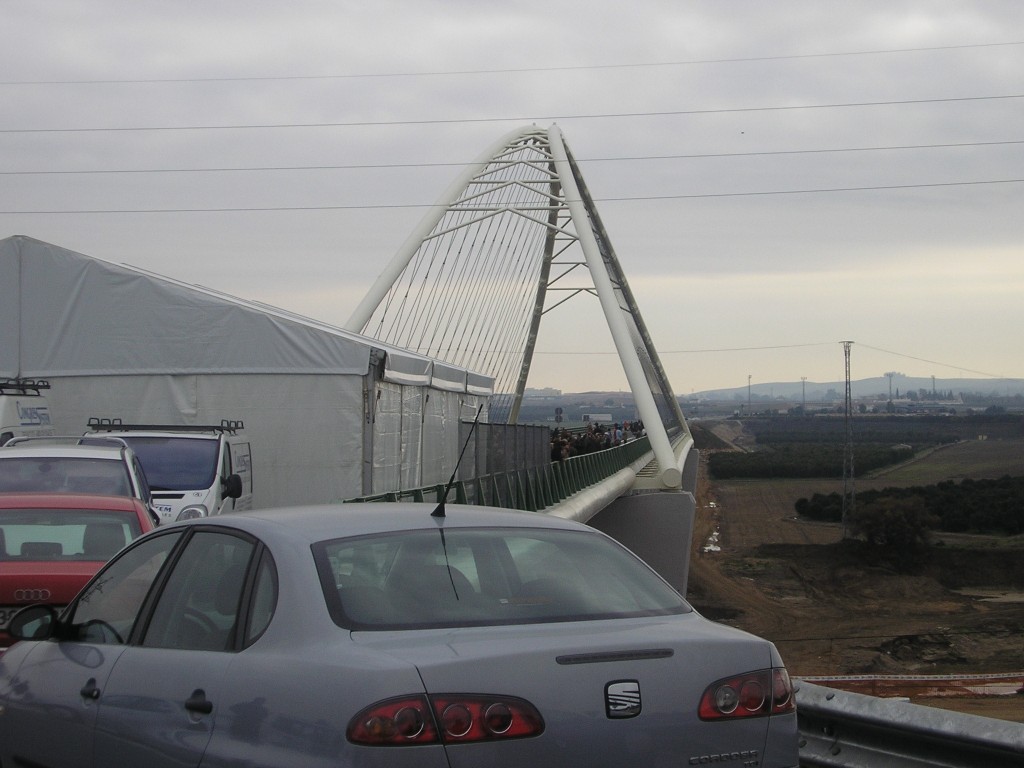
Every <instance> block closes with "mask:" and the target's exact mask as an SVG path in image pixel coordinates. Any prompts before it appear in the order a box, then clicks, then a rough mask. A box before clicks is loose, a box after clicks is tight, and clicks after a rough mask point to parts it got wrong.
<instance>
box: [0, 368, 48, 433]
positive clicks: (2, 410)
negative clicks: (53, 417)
mask: <svg viewBox="0 0 1024 768" xmlns="http://www.w3.org/2000/svg"><path fill="white" fill-rule="evenodd" d="M49 389H50V383H49V382H48V381H45V380H43V379H0V445H3V444H4V443H6V442H7V441H8V440H10V439H11V438H12V437H45V436H49V435H53V434H54V430H53V424H52V423H51V421H50V406H49V404H48V403H47V400H46V392H47V390H49Z"/></svg>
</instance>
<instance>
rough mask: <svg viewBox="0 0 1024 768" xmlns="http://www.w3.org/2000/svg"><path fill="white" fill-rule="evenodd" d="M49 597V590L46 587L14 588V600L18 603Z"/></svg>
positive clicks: (37, 600) (47, 598)
mask: <svg viewBox="0 0 1024 768" xmlns="http://www.w3.org/2000/svg"><path fill="white" fill-rule="evenodd" d="M49 599H50V590H48V589H16V590H14V600H15V602H18V603H27V602H39V601H42V600H49Z"/></svg>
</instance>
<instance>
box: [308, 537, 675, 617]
mask: <svg viewBox="0 0 1024 768" xmlns="http://www.w3.org/2000/svg"><path fill="white" fill-rule="evenodd" d="M313 554H314V557H315V559H316V562H317V568H318V570H319V572H320V579H321V583H322V585H323V588H324V597H325V599H326V601H327V606H328V609H329V610H330V612H331V615H332V617H333V618H334V621H335V623H337V624H338V625H339V626H341V627H345V628H348V629H367V630H374V629H377V630H385V629H386V630H393V629H416V628H428V627H453V626H490V625H502V624H535V623H547V622H557V621H588V620H595V619H607V618H625V617H639V616H660V615H668V614H678V613H685V612H688V611H689V610H690V608H689V606H688V605H687V604H686V602H685V601H684V600H683V599H682V598H681V597H680V596H679V594H678V593H677V592H676V591H675V590H673V589H672V588H671V587H670V586H669V585H668V584H667V583H666V582H664V581H663V580H662V579H661V578H660V577H659V576H657V575H656V574H655V573H654V572H653V571H651V570H650V569H649V568H648V567H647V566H646V565H644V564H643V563H642V562H640V561H639V560H638V559H637V558H635V557H634V556H633V555H631V554H630V553H629V552H627V551H626V550H624V549H623V548H622V547H620V546H618V545H617V544H615V543H614V542H612V541H610V540H609V539H607V538H606V537H604V536H601V535H599V534H596V533H594V534H590V533H587V532H583V531H563V530H549V529H531V528H500V529H499V528H472V529H467V528H460V529H451V530H446V531H445V532H444V535H443V537H442V535H441V531H440V530H436V529H435V530H425V531H402V532H396V533H388V534H382V535H376V536H364V537H358V538H347V539H336V540H333V541H325V542H320V543H319V544H316V545H314V547H313Z"/></svg>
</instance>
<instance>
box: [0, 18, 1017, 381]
mask: <svg viewBox="0 0 1024 768" xmlns="http://www.w3.org/2000/svg"><path fill="white" fill-rule="evenodd" d="M0 20H2V24H3V30H4V35H3V36H4V44H3V46H2V47H0V80H2V83H0V237H5V236H8V235H14V234H21V235H28V236H31V237H34V238H37V239H39V240H44V241H47V242H51V243H54V244H57V245H60V246H63V247H65V248H69V249H71V250H74V251H78V252H80V253H84V254H87V255H90V256H95V257H97V258H101V259H105V260H107V261H112V262H116V263H127V264H132V265H134V266H138V267H143V268H145V269H149V270H153V271H155V272H158V273H160V274H164V275H167V276H170V277H173V278H176V279H179V280H184V281H186V282H190V283H196V284H201V285H204V286H208V287H211V288H215V289H218V290H222V291H225V292H228V293H232V294H234V295H237V296H241V297H244V298H247V299H254V300H258V301H263V302H267V303H269V304H273V305H276V306H280V307H284V308H286V309H289V310H292V311H295V312H300V313H302V314H306V315H309V316H312V317H315V318H317V319H320V320H324V321H327V322H330V323H335V324H338V325H341V324H343V323H344V322H345V321H346V320H347V319H348V317H349V315H350V313H351V312H352V310H353V309H354V308H355V305H356V303H357V302H358V301H359V299H360V298H361V297H362V296H363V294H364V293H365V292H366V290H367V289H368V287H369V286H370V284H371V283H372V282H373V280H374V278H375V277H376V276H377V274H378V273H379V272H380V270H381V269H382V267H383V265H384V264H385V262H386V261H387V260H388V259H390V257H391V255H392V254H393V253H394V252H395V250H397V248H398V247H399V245H401V243H402V241H403V240H404V239H405V236H406V235H407V234H408V233H409V232H410V231H411V230H412V229H413V227H414V226H415V225H416V224H417V223H418V222H419V220H420V219H421V218H422V216H423V215H424V213H425V210H424V208H425V206H428V205H430V204H431V203H433V202H435V200H436V199H437V198H438V197H439V196H440V194H441V193H442V192H443V191H444V189H445V188H446V187H447V186H448V184H449V183H450V182H451V181H452V179H453V178H454V177H455V176H456V175H457V173H458V172H459V170H460V166H459V164H460V163H466V162H468V161H471V160H473V159H475V158H476V157H477V155H479V153H480V152H482V151H483V150H484V149H485V148H486V147H487V146H488V145H490V144H491V143H493V142H494V141H495V140H496V139H497V138H499V137H500V136H502V135H504V134H505V133H507V132H508V131H510V130H512V129H514V128H517V127H519V126H521V125H525V124H529V123H534V122H535V123H537V124H539V125H543V126H547V125H550V124H552V123H557V124H558V125H559V127H560V128H561V129H562V131H563V133H564V135H565V138H566V141H567V143H568V144H569V146H570V148H571V150H572V151H573V153H574V154H575V155H576V157H577V159H578V160H579V161H580V165H581V168H582V171H583V174H584V177H585V179H586V182H587V185H588V187H589V189H590V192H591V193H592V195H593V196H594V197H595V198H596V200H597V206H598V209H599V211H600V214H601V217H602V219H603V220H604V223H605V225H606V229H607V231H608V234H609V236H610V238H611V241H612V243H613V245H614V247H615V249H616V252H617V254H618V257H619V260H620V262H621V264H622V267H623V270H624V271H625V273H626V276H627V278H628V279H629V281H630V285H631V287H632V289H633V293H634V294H635V296H636V298H637V301H638V303H639V305H640V310H641V312H642V314H643V316H644V319H645V321H646V323H647V325H648V327H649V329H650V332H651V335H652V337H653V340H654V343H655V346H656V347H657V349H658V350H659V353H660V355H661V357H662V360H663V362H664V364H665V367H666V369H667V371H668V374H669V378H670V379H671V381H672V384H673V387H674V388H675V390H676V392H677V394H688V393H690V392H693V391H701V390H705V389H712V388H720V387H732V386H746V385H747V383H748V377H749V380H750V381H752V382H753V384H754V385H757V384H764V383H767V382H772V381H794V380H799V379H800V378H801V377H807V379H808V381H837V380H841V379H842V377H843V373H844V366H843V353H842V346H841V345H840V342H841V341H843V340H851V341H854V342H855V344H854V347H853V353H852V358H851V360H852V365H851V368H852V375H853V377H854V378H867V377H870V376H881V375H882V374H883V373H885V372H886V371H900V372H902V373H905V374H907V375H914V376H931V375H934V376H937V377H940V378H950V377H957V376H966V377H975V378H978V379H981V380H982V383H983V381H984V380H985V379H986V378H989V377H996V376H1003V377H1024V360H1022V352H1024V344H1022V340H1021V333H1022V329H1024V252H1022V243H1024V212H1022V205H1021V204H1022V202H1024V143H1022V142H1024V120H1022V118H1024V6H1022V4H1021V3H1020V2H1019V0H1004V1H1002V2H1000V1H997V0H991V1H990V0H975V1H973V2H972V1H970V0H917V1H913V0H881V1H878V2H876V1H875V0H849V1H848V2H839V1H837V0H833V1H829V0H804V1H801V0H774V1H773V2H768V1H767V0H761V1H756V2H755V1H754V0H731V1H730V0H706V1H704V2H692V1H691V2H686V1H684V0H650V1H645V0H633V2H630V3H624V2H621V1H620V0H616V1H614V2H612V1H610V0H581V1H579V2H575V1H573V2H559V1H558V0H545V1H544V2H534V1H533V0H519V1H518V2H515V3H498V2H490V1H488V0H416V1H412V0H410V1H408V2H397V1H396V2H388V1H387V0H375V1H374V2H358V3H357V2H342V1H340V0H325V1H324V2H311V1H307V0H289V2H279V3H271V2H256V1H254V0H245V1H243V0H233V1H229V2H218V1H217V0H207V1H206V2H169V1H167V0H164V1H161V2H146V1H145V0H126V1H125V2H110V1H107V0H90V1H89V2H81V0H63V1H62V0H45V1H40V0H25V1H23V2H19V1H17V0H2V1H0ZM577 302H578V303H579V304H580V307H579V308H572V309H567V310H565V311H560V312H556V313H552V314H551V315H549V316H548V318H547V319H546V320H545V328H544V329H543V332H544V335H543V338H542V344H541V347H540V354H539V355H538V358H537V361H536V363H535V365H534V369H533V374H532V375H531V379H530V385H531V386H536V387H544V386H551V387H558V388H560V389H563V390H565V391H582V390H592V389H612V390H615V389H625V388H626V386H627V385H626V378H625V376H624V374H623V373H622V370H621V366H620V365H619V363H618V361H617V358H616V357H615V356H614V355H613V354H610V352H611V350H612V345H611V342H610V340H609V338H608V336H607V333H606V332H601V333H593V332H592V331H591V329H592V328H593V327H595V325H600V326H603V323H597V324H595V323H593V322H589V321H586V320H584V319H583V318H585V317H587V313H588V312H592V311H593V312H596V311H597V309H596V308H597V302H596V299H591V300H590V307H589V308H584V307H583V306H582V304H583V302H582V301H580V300H577Z"/></svg>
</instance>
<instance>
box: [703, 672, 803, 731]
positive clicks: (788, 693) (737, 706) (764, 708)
mask: <svg viewBox="0 0 1024 768" xmlns="http://www.w3.org/2000/svg"><path fill="white" fill-rule="evenodd" d="M795 710H796V701H795V699H794V698H793V684H792V682H791V681H790V679H789V673H788V672H786V669H785V667H775V668H774V669H762V670H758V671H756V672H747V673H745V674H742V675H736V676H735V677H728V678H723V679H722V680H718V681H716V682H714V683H712V684H711V685H709V686H708V687H707V689H706V690H705V691H704V695H703V696H702V697H701V700H700V706H699V708H698V714H699V715H700V719H701V720H723V719H729V718H737V717H765V716H768V715H781V714H786V713H788V712H793V711H795Z"/></svg>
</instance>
